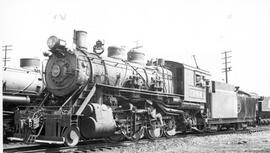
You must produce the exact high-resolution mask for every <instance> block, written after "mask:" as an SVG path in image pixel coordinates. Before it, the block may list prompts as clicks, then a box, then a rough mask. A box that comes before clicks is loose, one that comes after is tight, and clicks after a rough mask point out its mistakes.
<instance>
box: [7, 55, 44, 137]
mask: <svg viewBox="0 0 270 153" xmlns="http://www.w3.org/2000/svg"><path fill="white" fill-rule="evenodd" d="M39 65H40V60H39V59H36V58H22V59H20V66H21V67H20V68H15V67H6V66H5V67H3V68H2V74H3V79H2V91H3V95H2V96H3V122H4V126H3V130H4V138H5V137H6V136H10V134H12V132H13V131H12V130H13V127H14V126H13V123H14V121H13V119H14V117H13V115H14V111H15V109H16V107H17V106H19V105H30V104H31V102H37V101H38V99H41V98H42V97H41V94H42V91H43V89H44V86H45V85H44V83H43V81H42V74H41V70H40V68H39Z"/></svg>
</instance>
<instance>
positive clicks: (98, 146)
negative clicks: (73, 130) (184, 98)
mask: <svg viewBox="0 0 270 153" xmlns="http://www.w3.org/2000/svg"><path fill="white" fill-rule="evenodd" d="M262 131H270V128H269V126H259V127H252V128H249V129H246V130H239V131H235V130H227V131H212V132H206V133H186V134H183V133H182V134H178V135H176V136H174V137H172V138H171V139H176V138H181V137H187V136H191V137H192V136H194V137H195V136H196V137H198V136H199V137H203V136H212V135H224V134H250V133H255V132H262ZM166 139H167V138H166V137H161V138H158V139H155V140H149V139H143V140H140V141H138V142H132V141H123V142H119V143H107V142H105V141H104V140H93V141H89V142H83V143H79V145H78V146H76V147H64V146H59V145H35V146H24V147H16V148H10V149H4V150H3V151H4V152H5V153H43V152H50V153H74V152H75V153H88V152H100V151H106V150H112V149H114V148H120V147H128V146H131V145H135V144H146V143H150V142H153V141H165V140H166Z"/></svg>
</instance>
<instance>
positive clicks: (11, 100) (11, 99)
mask: <svg viewBox="0 0 270 153" xmlns="http://www.w3.org/2000/svg"><path fill="white" fill-rule="evenodd" d="M3 103H4V104H9V105H10V104H12V105H22V104H29V103H30V98H29V97H28V96H14V95H3Z"/></svg>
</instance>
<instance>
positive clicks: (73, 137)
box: [64, 126, 80, 147]
mask: <svg viewBox="0 0 270 153" xmlns="http://www.w3.org/2000/svg"><path fill="white" fill-rule="evenodd" d="M64 138H65V145H66V146H68V147H74V146H76V145H77V144H78V143H79V141H80V132H79V130H78V129H77V128H76V127H75V126H71V127H69V128H67V129H66V131H65V133H64Z"/></svg>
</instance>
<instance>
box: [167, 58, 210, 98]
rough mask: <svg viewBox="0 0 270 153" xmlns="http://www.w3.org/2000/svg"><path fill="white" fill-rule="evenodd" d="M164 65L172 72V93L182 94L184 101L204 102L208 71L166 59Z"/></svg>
mask: <svg viewBox="0 0 270 153" xmlns="http://www.w3.org/2000/svg"><path fill="white" fill-rule="evenodd" d="M166 66H167V67H168V68H169V70H171V71H172V72H173V84H174V86H175V87H174V93H176V94H180V95H184V101H194V102H201V103H206V79H207V77H209V76H210V73H209V72H208V71H204V70H201V69H197V68H194V67H191V66H188V65H185V64H182V63H177V62H173V61H166Z"/></svg>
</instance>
